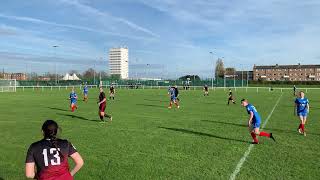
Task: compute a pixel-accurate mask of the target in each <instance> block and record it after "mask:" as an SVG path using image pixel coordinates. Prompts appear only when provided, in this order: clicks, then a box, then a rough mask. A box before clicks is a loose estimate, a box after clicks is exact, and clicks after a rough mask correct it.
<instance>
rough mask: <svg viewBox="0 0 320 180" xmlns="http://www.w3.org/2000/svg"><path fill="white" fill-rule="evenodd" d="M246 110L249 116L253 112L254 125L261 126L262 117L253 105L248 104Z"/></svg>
mask: <svg viewBox="0 0 320 180" xmlns="http://www.w3.org/2000/svg"><path fill="white" fill-rule="evenodd" d="M246 109H247V112H248V114H250V112H253V118H252V124H259V125H260V123H261V117H260V115H259V113H258V111H257V109H256V108H255V107H254V106H253V105H252V104H248V105H247V106H246Z"/></svg>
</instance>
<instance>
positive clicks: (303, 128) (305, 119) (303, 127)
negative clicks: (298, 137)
mask: <svg viewBox="0 0 320 180" xmlns="http://www.w3.org/2000/svg"><path fill="white" fill-rule="evenodd" d="M306 122H307V114H304V115H303V117H302V127H301V130H302V132H303V134H304V135H305V136H306V131H305V125H306Z"/></svg>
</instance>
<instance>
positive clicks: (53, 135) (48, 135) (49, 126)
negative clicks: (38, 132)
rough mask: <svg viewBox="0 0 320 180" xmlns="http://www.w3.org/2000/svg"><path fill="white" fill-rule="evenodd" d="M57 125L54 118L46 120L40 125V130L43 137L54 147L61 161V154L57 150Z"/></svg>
mask: <svg viewBox="0 0 320 180" xmlns="http://www.w3.org/2000/svg"><path fill="white" fill-rule="evenodd" d="M58 130H59V126H58V124H57V123H56V122H55V121H54V120H46V121H45V122H44V123H43V125H42V131H43V136H44V139H48V140H49V141H50V143H51V147H53V148H56V149H57V151H58V153H59V155H60V157H61V159H62V161H63V154H62V153H61V152H60V150H58V145H57V143H58V139H57V134H58Z"/></svg>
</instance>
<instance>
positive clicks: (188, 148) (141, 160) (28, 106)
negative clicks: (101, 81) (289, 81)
mask: <svg viewBox="0 0 320 180" xmlns="http://www.w3.org/2000/svg"><path fill="white" fill-rule="evenodd" d="M248 91H249V92H245V89H243V90H241V89H238V90H237V92H235V95H236V98H237V100H240V98H242V97H246V98H248V99H249V100H250V102H252V103H253V104H254V105H255V106H256V108H257V109H258V111H259V112H260V114H261V116H262V118H263V121H264V120H265V119H266V118H267V116H268V115H269V114H270V112H271V110H272V108H273V107H274V105H275V102H276V101H277V100H278V98H279V97H280V95H281V92H280V91H278V90H277V91H273V92H268V90H259V93H257V92H256V90H255V89H252V90H250V89H249V90H248ZM319 95H320V91H319V90H311V91H309V92H308V93H307V97H308V98H309V100H310V103H311V113H310V116H309V122H308V124H307V126H306V129H307V132H308V135H307V137H304V136H301V135H298V133H297V132H296V129H297V126H298V124H299V121H298V119H297V117H294V116H293V107H292V105H293V97H292V95H291V91H284V92H283V95H282V96H281V99H280V103H279V104H278V106H277V107H276V108H275V111H274V112H273V114H272V116H271V118H270V119H269V122H268V124H267V126H266V130H267V131H270V132H273V133H274V135H275V137H276V139H277V142H276V143H275V142H273V141H272V140H270V139H266V138H263V137H262V138H260V141H261V144H259V145H257V146H254V148H253V150H252V151H251V153H250V154H249V156H248V158H247V161H246V162H245V163H244V165H243V167H242V169H241V171H240V173H239V174H238V176H237V179H318V178H319V177H320V165H319V162H320V151H319V150H320V149H319V148H320V141H319V138H320V133H319V129H320V123H319V121H318V119H319V118H318V117H319V116H320V109H319V107H320V100H319ZM97 96H98V91H97V90H91V91H90V94H89V98H90V99H89V102H88V103H87V104H86V103H83V102H82V101H80V102H79V109H78V110H77V111H76V112H75V113H71V112H69V107H68V103H69V102H68V101H67V97H68V91H67V90H61V91H57V90H53V91H50V90H48V89H47V90H45V91H32V90H26V91H25V92H22V91H21V90H19V91H18V92H16V93H0V102H1V103H0V114H1V115H0V127H1V131H0V134H1V141H0V179H1V178H2V179H8V180H15V179H24V160H25V155H26V151H27V148H28V147H29V145H30V144H31V143H32V142H34V141H37V140H40V139H41V138H42V137H41V136H42V135H41V130H40V128H41V125H42V123H43V121H44V120H46V119H54V120H56V121H57V122H58V123H59V125H60V126H61V127H62V134H60V136H61V138H65V139H68V140H70V141H71V142H72V143H73V144H74V145H75V146H76V148H77V150H78V151H79V152H80V154H81V155H82V156H83V158H84V161H85V165H84V167H83V168H82V169H81V170H80V172H79V173H78V174H76V179H83V180H88V179H228V178H229V177H230V175H231V174H232V173H233V171H234V169H235V167H236V165H237V163H238V162H239V160H240V159H241V157H242V156H243V154H244V152H245V151H246V150H247V149H248V147H249V142H250V141H251V137H250V135H249V133H248V131H247V128H246V127H245V125H246V122H247V118H248V117H247V116H248V115H247V114H246V111H245V109H244V108H243V107H241V106H240V105H239V102H238V104H237V105H230V106H226V96H227V92H224V91H223V89H220V90H216V91H215V92H214V91H211V92H210V96H209V97H203V96H202V92H201V91H193V90H191V91H182V90H181V97H180V98H181V108H180V109H179V110H178V109H175V108H173V109H171V110H169V109H167V105H168V97H167V95H166V90H118V91H117V96H116V100H115V101H109V102H108V105H107V110H106V111H107V112H108V113H111V114H112V115H113V118H114V120H113V122H112V123H110V122H108V123H106V124H101V123H99V122H98V120H99V117H98V116H97V104H96V97H97ZM72 115H74V116H73V117H72Z"/></svg>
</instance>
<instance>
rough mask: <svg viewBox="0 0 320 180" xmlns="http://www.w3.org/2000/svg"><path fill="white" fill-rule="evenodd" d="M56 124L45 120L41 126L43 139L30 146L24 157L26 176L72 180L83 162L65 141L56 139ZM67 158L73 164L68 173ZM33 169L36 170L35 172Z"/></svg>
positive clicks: (40, 178)
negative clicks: (70, 159)
mask: <svg viewBox="0 0 320 180" xmlns="http://www.w3.org/2000/svg"><path fill="white" fill-rule="evenodd" d="M58 129H59V127H58V124H57V123H56V122H55V121H53V120H47V121H45V122H44V124H43V125H42V132H43V136H44V138H43V139H42V140H40V141H38V142H35V143H33V144H31V146H30V147H29V149H28V153H27V157H26V176H27V178H34V179H39V180H72V179H73V176H74V175H75V173H76V172H78V171H79V170H80V168H81V167H82V165H83V160H82V157H81V156H80V154H79V153H78V152H77V150H76V149H75V148H74V146H73V145H72V144H71V143H70V142H69V141H67V140H63V139H58V138H57V132H58ZM68 157H71V158H72V160H73V161H74V163H75V166H74V168H73V169H72V170H71V171H69V164H68ZM35 167H36V168H37V169H36V170H35Z"/></svg>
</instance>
